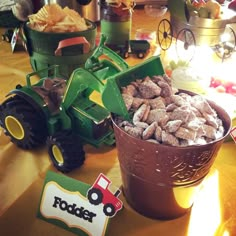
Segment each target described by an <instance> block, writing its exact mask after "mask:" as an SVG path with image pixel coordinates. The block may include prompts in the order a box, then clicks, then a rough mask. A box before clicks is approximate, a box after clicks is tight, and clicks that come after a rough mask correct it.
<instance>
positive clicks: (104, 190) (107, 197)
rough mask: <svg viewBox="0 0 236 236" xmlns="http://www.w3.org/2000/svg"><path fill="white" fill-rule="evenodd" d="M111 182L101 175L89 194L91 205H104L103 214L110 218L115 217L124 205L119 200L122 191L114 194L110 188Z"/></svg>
mask: <svg viewBox="0 0 236 236" xmlns="http://www.w3.org/2000/svg"><path fill="white" fill-rule="evenodd" d="M110 184H111V181H110V180H109V179H108V178H107V177H106V176H105V175H104V174H102V173H101V174H100V175H99V176H98V178H97V179H96V181H95V182H94V184H93V186H92V187H91V188H90V189H89V190H88V192H87V198H88V200H89V202H90V204H93V205H99V204H101V203H102V204H104V206H103V212H104V214H105V215H106V216H108V217H113V216H114V215H115V214H116V212H117V211H119V210H121V209H122V206H123V203H122V202H121V201H120V199H119V198H118V196H119V194H120V190H119V189H117V191H116V192H115V193H114V194H113V193H112V192H110V191H109V189H108V187H109V185H110Z"/></svg>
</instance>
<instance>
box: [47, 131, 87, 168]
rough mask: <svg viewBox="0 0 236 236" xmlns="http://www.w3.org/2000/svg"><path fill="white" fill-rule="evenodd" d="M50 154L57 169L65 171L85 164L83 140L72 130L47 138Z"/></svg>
mask: <svg viewBox="0 0 236 236" xmlns="http://www.w3.org/2000/svg"><path fill="white" fill-rule="evenodd" d="M47 147H48V154H49V157H50V159H51V161H52V163H53V165H54V166H55V167H56V169H57V170H59V171H61V172H63V173H69V172H70V171H72V170H74V169H76V168H78V167H80V166H81V165H83V163H84V160H85V152H84V150H83V145H82V142H81V140H80V139H79V137H78V136H77V135H74V134H73V133H72V132H70V131H61V132H58V133H56V134H55V135H53V136H49V137H48V139H47Z"/></svg>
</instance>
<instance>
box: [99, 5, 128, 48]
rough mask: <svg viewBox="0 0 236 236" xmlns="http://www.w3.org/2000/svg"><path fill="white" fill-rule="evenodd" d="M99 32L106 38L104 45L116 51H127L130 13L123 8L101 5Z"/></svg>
mask: <svg viewBox="0 0 236 236" xmlns="http://www.w3.org/2000/svg"><path fill="white" fill-rule="evenodd" d="M101 32H102V34H104V35H105V36H106V37H107V40H106V45H107V46H108V47H109V48H111V49H113V50H114V51H117V49H119V48H121V47H123V48H124V50H125V51H128V45H129V43H128V42H129V40H130V34H131V11H130V10H129V9H124V6H123V5H121V6H119V7H117V6H113V5H112V4H104V5H102V19H101Z"/></svg>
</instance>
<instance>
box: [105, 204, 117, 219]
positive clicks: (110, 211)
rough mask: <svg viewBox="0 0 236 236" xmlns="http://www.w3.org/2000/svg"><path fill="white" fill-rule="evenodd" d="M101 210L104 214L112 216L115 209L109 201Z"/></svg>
mask: <svg viewBox="0 0 236 236" xmlns="http://www.w3.org/2000/svg"><path fill="white" fill-rule="evenodd" d="M103 212H104V214H105V215H106V216H108V217H112V216H114V215H115V213H116V209H115V207H114V206H113V205H112V204H111V203H107V204H105V205H104V207H103Z"/></svg>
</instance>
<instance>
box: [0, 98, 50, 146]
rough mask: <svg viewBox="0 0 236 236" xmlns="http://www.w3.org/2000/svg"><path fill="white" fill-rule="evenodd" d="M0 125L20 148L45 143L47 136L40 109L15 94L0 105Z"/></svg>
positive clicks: (44, 121)
mask: <svg viewBox="0 0 236 236" xmlns="http://www.w3.org/2000/svg"><path fill="white" fill-rule="evenodd" d="M0 125H1V126H2V127H3V129H4V132H5V134H6V135H7V136H9V137H10V139H11V141H12V142H13V143H14V144H16V145H17V146H18V147H20V148H22V149H33V148H36V147H39V146H41V145H43V144H45V140H46V138H47V136H48V132H47V126H46V120H45V117H44V116H43V113H42V111H41V112H40V110H38V109H36V108H35V107H33V106H32V105H31V104H30V103H29V102H27V101H26V100H25V99H23V98H21V97H20V96H17V95H15V96H14V97H10V98H8V99H7V100H6V101H4V102H3V104H2V105H1V106H0Z"/></svg>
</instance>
